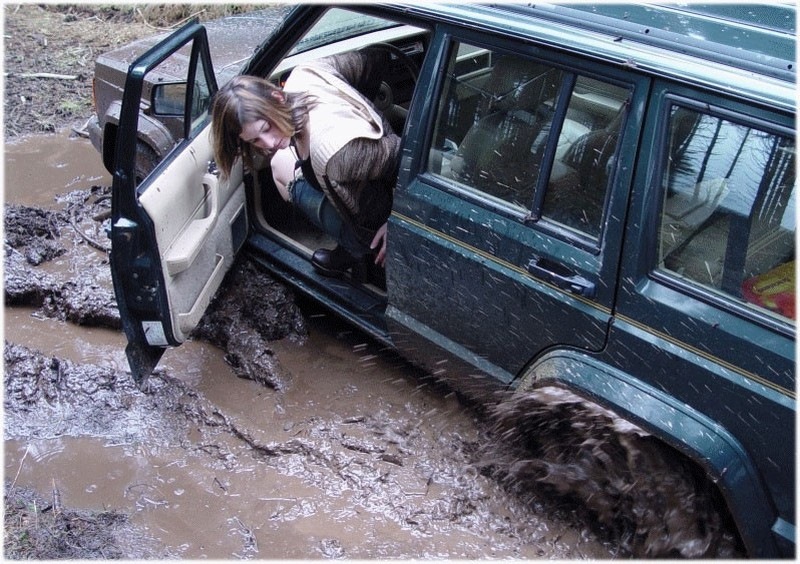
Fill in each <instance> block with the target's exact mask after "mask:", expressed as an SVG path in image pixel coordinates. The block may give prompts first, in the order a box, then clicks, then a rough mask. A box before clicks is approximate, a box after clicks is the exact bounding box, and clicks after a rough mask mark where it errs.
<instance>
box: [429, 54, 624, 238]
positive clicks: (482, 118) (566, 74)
mask: <svg viewBox="0 0 800 564" xmlns="http://www.w3.org/2000/svg"><path fill="white" fill-rule="evenodd" d="M628 97H629V91H628V89H626V88H623V87H620V86H617V85H613V84H608V83H605V82H603V81H600V80H596V79H594V78H589V77H587V76H582V75H580V74H576V73H573V72H570V71H566V70H563V69H559V68H556V67H553V66H552V65H550V64H548V63H545V62H542V61H537V60H535V59H530V58H525V57H520V56H516V55H511V54H506V53H500V52H494V51H491V50H488V49H483V48H480V47H477V46H475V45H469V44H465V43H458V44H457V45H455V46H454V48H453V49H452V56H451V59H450V61H449V65H448V69H447V78H446V80H445V85H444V92H443V96H442V98H441V99H442V102H441V104H440V106H439V109H438V115H437V118H436V126H435V127H436V128H435V132H434V140H433V147H432V149H431V155H430V159H429V163H428V170H429V172H432V173H434V174H437V175H440V176H443V177H446V178H448V179H452V180H456V181H457V182H459V183H460V184H463V185H465V186H467V187H468V188H470V189H473V190H476V191H478V192H479V193H480V194H481V196H484V197H488V198H489V199H491V200H493V201H496V202H500V203H502V204H507V205H510V206H512V207H514V208H519V209H520V210H523V211H530V210H531V209H532V206H533V205H534V193H535V190H536V187H537V185H539V184H540V183H541V184H544V183H543V182H542V180H543V179H540V176H543V173H544V172H545V171H549V172H548V173H547V174H548V176H547V178H546V179H547V182H546V192H545V196H544V198H543V204H542V210H541V211H542V216H543V217H545V218H547V219H548V220H550V221H555V222H558V223H559V224H561V225H562V226H566V227H568V228H570V229H573V230H577V231H580V232H581V233H583V234H585V235H588V236H589V237H590V238H593V239H596V238H598V237H599V234H600V227H601V219H602V212H603V207H604V203H605V199H606V198H605V195H606V190H607V187H608V184H609V180H610V178H611V170H612V168H613V165H614V155H615V153H616V150H617V145H618V143H617V141H618V138H619V131H620V129H621V126H622V123H623V121H624V116H625V110H626V109H627V104H626V101H627V99H628ZM561 98H564V99H565V101H564V102H562V103H559V100H560V99H561ZM554 131H558V136H557V142H556V146H555V150H554V151H552V149H551V150H550V151H548V141H549V139H550V134H551V132H554ZM548 165H549V166H548Z"/></svg>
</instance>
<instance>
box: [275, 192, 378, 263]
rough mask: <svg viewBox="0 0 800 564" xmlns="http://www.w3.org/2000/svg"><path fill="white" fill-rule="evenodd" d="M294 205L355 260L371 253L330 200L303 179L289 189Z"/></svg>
mask: <svg viewBox="0 0 800 564" xmlns="http://www.w3.org/2000/svg"><path fill="white" fill-rule="evenodd" d="M289 195H290V196H291V201H292V204H293V205H294V206H295V207H297V209H299V210H300V211H301V212H302V213H303V214H304V215H305V216H306V217H307V218H308V219H309V220H310V221H311V222H312V223H314V224H315V225H316V226H317V227H319V228H320V229H321V230H322V231H324V232H325V233H327V234H328V235H330V236H331V237H333V238H334V239H335V240H336V241H337V242H338V243H339V245H341V246H342V247H343V248H344V249H345V250H346V251H347V252H348V253H350V255H352V256H353V258H355V259H359V260H360V259H361V258H363V257H364V255H366V254H368V253H370V252H371V249H370V248H369V245H367V244H364V243H362V242H361V241H359V240H358V238H357V237H356V235H355V232H354V231H353V229H352V227H350V225H348V224H347V222H346V221H344V220H343V219H342V216H341V215H339V212H338V211H336V208H335V207H334V206H333V204H332V203H331V202H330V200H328V198H327V197H326V196H325V194H323V193H322V192H320V191H319V190H317V189H316V188H314V187H313V186H311V184H309V182H308V181H307V180H305V179H303V178H300V179H298V180H296V181H295V182H294V183H293V184H292V185H291V186H290V188H289Z"/></svg>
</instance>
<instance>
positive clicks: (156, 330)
mask: <svg viewBox="0 0 800 564" xmlns="http://www.w3.org/2000/svg"><path fill="white" fill-rule="evenodd" d="M187 59H188V61H189V65H188V68H187V70H186V71H185V72H186V77H185V81H179V82H176V81H174V80H173V81H171V82H169V83H165V82H164V81H163V80H162V81H161V82H160V83H159V79H158V74H159V72H160V71H159V69H161V71H166V70H167V69H168V70H169V74H170V75H171V76H172V77H174V76H175V70H174V69H175V67H179V68H185V67H186V60H187ZM165 66H166V67H165ZM151 73H152V74H151ZM147 77H150V78H147ZM146 78H147V80H146ZM153 85H155V86H153ZM216 90H217V85H216V80H215V78H214V73H213V69H212V66H211V58H210V55H209V49H208V41H207V39H206V32H205V28H204V27H203V26H201V25H200V24H198V23H197V22H191V23H189V24H187V25H186V26H184V27H183V28H181V29H180V30H178V31H176V32H175V33H174V34H172V35H171V36H170V37H168V38H167V39H165V40H164V41H162V42H161V43H159V44H158V45H156V46H154V47H153V48H151V49H150V50H149V51H147V52H146V53H144V54H143V55H142V56H141V57H139V58H138V59H137V60H136V61H134V62H133V63H132V64H131V66H130V67H129V71H128V76H127V80H126V83H125V92H124V97H123V102H122V112H121V115H120V123H119V131H118V134H117V145H116V153H115V161H114V174H113V184H112V219H111V221H112V223H111V234H110V237H111V271H112V277H113V281H114V291H115V293H116V298H117V303H118V306H119V310H120V316H121V318H122V325H123V329H124V331H125V334H126V336H127V338H128V346H127V348H126V354H127V357H128V362H129V364H130V368H131V372H132V374H133V377H134V379H135V380H136V382H137V383H138V384H140V385H141V384H142V383H143V382H144V381H145V380H146V379H147V377H148V376H149V375H150V373H151V372H152V370H153V369H154V368H155V366H156V364H157V363H158V361H159V359H160V358H161V355H162V354H163V352H164V350H165V348H166V347H168V346H176V345H180V344H181V343H182V342H184V341H185V340H186V338H187V337H188V336H189V334H190V333H191V331H192V330H193V329H194V328H195V326H196V325H197V323H198V322H199V321H200V318H201V317H202V315H203V313H204V311H205V309H206V307H207V306H208V304H209V302H210V300H211V298H212V297H213V295H214V293H215V291H216V290H217V289H218V288H219V286H220V284H221V282H222V279H223V277H224V275H225V273H226V272H227V270H228V269H229V268H230V266H231V264H232V263H233V258H234V255H235V253H236V251H237V250H238V249H239V248H240V247H241V245H242V244H243V243H244V241H245V238H246V236H247V231H248V225H247V214H246V205H245V201H246V200H245V189H244V185H243V180H242V171H241V166H239V167H238V168H237V169H235V170H234V171H233V173H232V174H231V177H230V178H229V179H227V180H225V181H221V179H220V178H219V176H218V174H216V172H215V170H214V167H213V166H212V159H213V155H212V146H211V140H210V136H209V132H210V127H209V126H208V125H209V123H210V119H209V107H210V104H211V98H212V96H213V94H214V93H215V92H216ZM143 93H144V94H145V95H146V96H147V95H149V98H148V99H149V101H150V103H149V104H147V103H142V95H143ZM140 112H143V113H146V114H150V115H158V114H159V112H161V115H165V116H168V115H173V117H174V118H176V119H180V118H181V117H182V119H183V120H184V139H183V140H182V141H181V142H180V143H179V144H178V145H177V146H176V147H175V148H174V149H173V151H172V152H171V153H170V154H169V155H168V156H167V157H166V158H165V160H164V161H163V162H162V163H161V164H160V165H159V166H157V167H156V169H155V170H154V171H153V172H152V173H150V174H149V175H148V176H147V177H146V178H145V179H143V180H142V181H141V183H140V182H139V179H137V178H136V174H135V159H136V151H137V145H136V141H137V125H138V121H139V117H140Z"/></svg>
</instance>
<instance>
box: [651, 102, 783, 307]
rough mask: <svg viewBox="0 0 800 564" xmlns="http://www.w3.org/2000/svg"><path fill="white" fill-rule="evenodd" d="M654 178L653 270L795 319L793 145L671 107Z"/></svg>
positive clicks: (775, 135)
mask: <svg viewBox="0 0 800 564" xmlns="http://www.w3.org/2000/svg"><path fill="white" fill-rule="evenodd" d="M668 120H669V124H668V128H667V132H668V133H667V143H666V152H665V154H664V155H663V157H662V158H663V159H664V160H665V162H664V166H663V168H662V170H663V174H662V178H661V182H662V188H663V189H664V201H663V206H662V212H661V216H660V225H659V235H660V237H659V252H658V257H659V264H658V266H659V269H661V270H662V271H665V272H667V273H669V274H670V275H672V276H678V277H680V278H681V279H683V280H685V281H688V282H689V283H691V284H694V285H699V286H702V287H703V288H704V289H711V290H712V291H713V292H715V293H719V294H722V295H724V296H725V297H728V298H730V297H732V298H734V299H735V300H737V301H738V302H741V303H745V304H747V305H748V306H750V307H753V308H758V309H760V310H765V311H768V312H770V314H772V315H776V316H780V317H781V318H785V319H792V320H793V319H794V318H795V267H794V260H795V256H794V255H795V231H796V219H795V214H796V199H795V192H796V190H795V188H796V180H795V170H796V169H795V160H796V159H795V157H796V151H795V139H794V137H793V136H789V135H788V134H782V133H779V132H776V131H770V130H767V128H766V127H764V126H760V125H759V124H750V123H747V122H746V121H744V120H742V121H739V120H736V121H735V120H734V119H733V118H730V117H728V116H723V115H715V114H713V113H711V112H707V111H701V110H698V109H695V108H691V107H687V106H684V105H681V104H678V103H673V104H672V105H671V107H670V109H669V116H668Z"/></svg>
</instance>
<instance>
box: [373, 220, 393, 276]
mask: <svg viewBox="0 0 800 564" xmlns="http://www.w3.org/2000/svg"><path fill="white" fill-rule="evenodd" d="M388 226H389V224H388V223H384V224H383V225H381V226H380V228H379V229H378V232H377V233H375V237H373V238H372V244H370V246H369V248H370V249H373V250H374V249H378V254H377V255H376V256H375V264H377V265H378V266H382V267H384V268H386V264H385V263H386V229H387V228H388Z"/></svg>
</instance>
